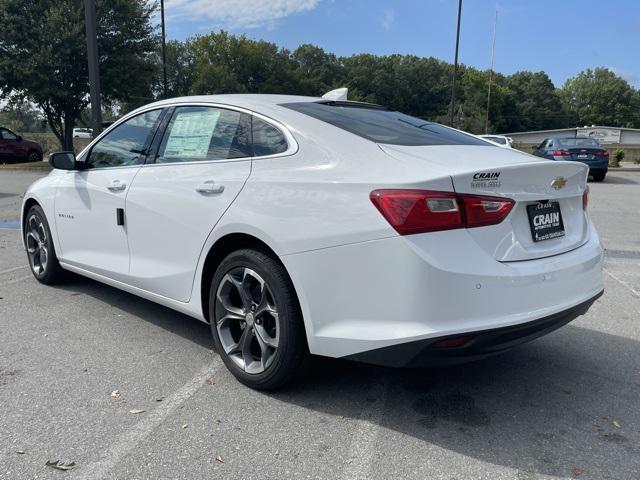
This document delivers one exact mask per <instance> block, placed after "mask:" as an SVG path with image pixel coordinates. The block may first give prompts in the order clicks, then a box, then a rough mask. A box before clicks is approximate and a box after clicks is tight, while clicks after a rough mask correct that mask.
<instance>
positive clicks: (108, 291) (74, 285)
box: [53, 273, 213, 349]
mask: <svg viewBox="0 0 640 480" xmlns="http://www.w3.org/2000/svg"><path fill="white" fill-rule="evenodd" d="M53 288H58V289H61V290H65V291H68V292H72V294H84V295H89V296H91V297H93V298H95V299H96V300H99V301H101V302H104V303H107V304H109V305H112V306H114V307H116V308H118V309H120V310H122V311H124V312H126V313H128V314H129V315H133V316H135V317H137V318H139V319H141V320H144V321H146V322H149V323H153V324H154V325H157V326H158V327H160V328H163V329H164V330H167V331H168V332H171V333H173V334H176V335H180V336H181V337H183V338H185V339H186V340H189V341H191V342H193V343H196V344H198V345H200V346H201V347H205V348H208V349H212V348H213V339H212V338H211V330H210V328H209V325H207V324H205V323H203V322H201V321H199V320H197V319H195V318H192V317H189V316H188V315H184V314H182V313H179V312H176V311H175V310H171V309H170V308H167V307H163V306H162V305H159V304H157V303H154V302H151V301H149V300H145V299H144V298H141V297H138V296H136V295H133V294H130V293H127V292H124V291H122V290H119V289H117V288H114V287H111V286H109V285H105V284H103V283H100V282H96V281H95V280H91V279H89V278H85V277H81V276H79V275H75V274H71V273H70V274H69V279H68V280H67V282H66V283H64V284H61V285H55V286H54V287H53Z"/></svg>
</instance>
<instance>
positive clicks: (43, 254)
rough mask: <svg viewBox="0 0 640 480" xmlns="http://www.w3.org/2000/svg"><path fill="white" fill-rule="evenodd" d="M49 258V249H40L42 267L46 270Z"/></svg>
mask: <svg viewBox="0 0 640 480" xmlns="http://www.w3.org/2000/svg"><path fill="white" fill-rule="evenodd" d="M48 258H49V254H48V253H47V247H45V246H42V247H41V248H40V266H41V267H42V268H43V269H44V267H45V265H46V264H47V260H48Z"/></svg>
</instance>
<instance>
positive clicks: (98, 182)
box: [22, 95, 603, 389]
mask: <svg viewBox="0 0 640 480" xmlns="http://www.w3.org/2000/svg"><path fill="white" fill-rule="evenodd" d="M50 162H51V164H52V166H53V167H54V170H53V171H52V172H51V174H50V175H49V176H47V177H45V178H43V179H41V180H39V181H37V182H35V183H34V184H33V185H32V186H31V187H30V188H29V190H28V191H27V193H26V195H25V197H24V204H23V207H22V227H23V238H24V245H25V249H26V251H27V254H28V259H29V264H30V266H31V269H32V271H33V274H34V276H35V278H36V279H37V280H38V281H40V282H42V283H45V284H51V283H54V282H58V281H60V280H61V279H62V278H63V273H64V271H71V272H75V273H77V274H80V275H84V276H86V277H89V278H92V279H94V280H97V281H100V282H104V283H106V284H109V285H111V286H114V287H116V288H120V289H122V290H125V291H127V292H130V293H133V294H135V295H139V296H141V297H144V298H146V299H149V300H152V301H155V302H157V303H160V304H162V305H165V306H167V307H169V308H172V309H175V310H177V311H179V312H182V313H185V314H187V315H190V316H193V317H195V318H197V319H199V320H201V321H203V322H207V323H208V324H210V325H211V330H212V333H213V338H214V342H215V346H216V350H217V352H218V353H219V354H220V356H221V357H222V359H223V361H224V363H225V364H226V366H227V367H228V368H229V370H230V371H231V372H232V373H233V375H235V376H236V377H237V378H238V379H239V380H240V381H241V382H243V383H245V384H247V385H249V386H251V387H253V388H258V389H273V388H276V387H279V386H281V385H283V384H285V383H286V382H288V381H290V380H291V379H293V378H294V377H295V376H296V375H297V374H298V373H299V372H300V370H301V366H302V365H303V364H304V363H305V362H304V360H305V357H307V356H308V354H309V353H311V354H316V355H324V356H328V357H342V358H348V359H354V360H359V361H363V362H368V363H373V364H381V365H390V366H412V367H413V366H430V365H438V364H441V363H451V362H460V361H466V360H471V359H477V358H482V357H485V356H488V355H492V354H495V353H497V352H501V351H503V350H506V349H508V348H511V347H513V346H515V345H518V344H520V343H523V342H525V341H528V340H531V339H534V338H536V337H539V336H541V335H544V334H546V333H549V332H551V331H552V330H554V329H556V328H558V327H560V326H562V325H564V324H566V323H568V322H569V321H571V320H572V319H574V318H575V317H577V316H579V315H581V314H583V313H585V312H586V311H587V309H588V308H589V307H590V305H591V304H592V303H593V302H594V301H595V299H596V298H598V296H599V295H601V294H602V292H603V279H602V261H603V249H602V246H601V244H600V241H599V239H598V235H597V233H596V231H595V229H594V226H593V224H592V223H591V220H590V219H589V216H588V214H587V200H588V190H587V186H586V180H587V174H588V167H587V166H585V165H583V164H581V163H577V162H562V161H549V160H545V159H541V158H537V157H533V156H531V155H528V154H525V153H521V152H518V151H515V150H507V149H503V148H499V147H497V146H492V145H491V144H490V143H488V142H485V141H483V140H480V139H478V138H477V137H474V136H472V135H468V134H465V133H463V132H461V131H458V130H454V129H451V128H448V127H445V126H442V125H438V124H435V123H431V122H427V121H424V120H421V119H418V118H414V117H410V116H408V115H404V114H402V113H399V112H395V111H391V110H388V109H386V108H384V107H381V106H379V105H372V104H364V103H357V102H350V101H345V100H340V99H337V100H336V99H331V98H328V99H327V98H311V97H295V96H277V95H219V96H202V97H187V98H177V99H171V100H166V101H161V102H157V103H153V104H151V105H148V106H145V107H143V108H140V109H138V110H136V111H134V112H132V113H130V114H129V115H127V116H126V117H124V118H122V119H121V120H120V121H118V122H117V123H115V124H114V125H113V126H111V127H110V128H109V129H108V130H106V131H105V132H104V133H102V134H101V135H100V136H99V137H98V138H96V139H95V140H94V141H93V142H92V143H91V144H90V145H89V146H88V147H87V148H86V149H84V150H83V151H82V152H81V153H80V154H79V155H78V156H77V158H76V157H75V156H74V155H73V154H72V153H57V154H53V155H52V156H51V158H50Z"/></svg>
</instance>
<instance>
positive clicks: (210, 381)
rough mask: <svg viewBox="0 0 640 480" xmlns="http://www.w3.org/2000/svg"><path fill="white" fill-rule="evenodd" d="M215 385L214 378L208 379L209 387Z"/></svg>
mask: <svg viewBox="0 0 640 480" xmlns="http://www.w3.org/2000/svg"><path fill="white" fill-rule="evenodd" d="M214 383H215V382H214V381H213V378H207V385H213V384H214Z"/></svg>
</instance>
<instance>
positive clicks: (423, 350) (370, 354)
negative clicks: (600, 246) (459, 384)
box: [345, 291, 604, 368]
mask: <svg viewBox="0 0 640 480" xmlns="http://www.w3.org/2000/svg"><path fill="white" fill-rule="evenodd" d="M603 293H604V291H601V292H600V293H598V294H596V295H595V296H593V297H591V298H590V299H588V300H586V301H584V302H582V303H580V304H578V305H576V306H574V307H571V308H568V309H567V310H563V311H562V312H558V313H554V314H553V315H548V316H546V317H543V318H540V319H537V320H533V321H530V322H526V323H522V324H518V325H512V326H508V327H502V328H492V329H488V330H481V331H477V332H466V333H464V334H463V335H447V336H444V337H436V338H428V339H424V340H418V341H415V342H408V343H402V344H399V345H392V346H390V347H384V348H378V349H375V350H369V351H366V352H360V353H357V354H354V355H349V356H347V357H345V358H347V359H349V360H355V361H359V362H364V363H371V364H374V365H384V366H389V367H408V368H418V367H434V366H443V365H455V364H459V363H465V362H470V361H474V360H480V359H482V358H486V357H489V356H492V355H496V354H498V353H501V352H504V351H506V350H509V349H511V348H513V347H516V346H518V345H521V344H523V343H526V342H529V341H531V340H535V339H536V338H539V337H541V336H543V335H546V334H548V333H551V332H552V331H554V330H556V329H558V328H560V327H562V326H564V325H566V324H567V323H569V322H571V321H572V320H574V319H575V318H576V317H579V316H580V315H583V314H585V313H586V312H587V310H589V307H591V305H592V304H593V302H595V301H596V300H597V299H598V298H599V297H600V296H601V295H602V294H603ZM457 339H463V340H464V343H462V344H461V345H459V346H447V344H446V342H447V341H455V340H457Z"/></svg>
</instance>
